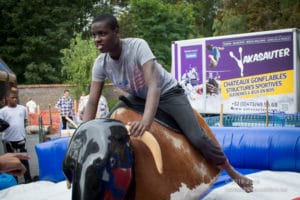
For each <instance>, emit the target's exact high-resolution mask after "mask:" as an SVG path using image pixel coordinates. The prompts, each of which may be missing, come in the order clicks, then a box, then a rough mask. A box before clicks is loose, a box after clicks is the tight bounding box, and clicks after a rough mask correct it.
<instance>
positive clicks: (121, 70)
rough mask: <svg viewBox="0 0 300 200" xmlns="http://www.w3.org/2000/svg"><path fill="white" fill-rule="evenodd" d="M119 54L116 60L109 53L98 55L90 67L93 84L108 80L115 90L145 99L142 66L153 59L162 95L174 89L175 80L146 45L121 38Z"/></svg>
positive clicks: (135, 39) (138, 40)
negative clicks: (91, 68)
mask: <svg viewBox="0 0 300 200" xmlns="http://www.w3.org/2000/svg"><path fill="white" fill-rule="evenodd" d="M121 45H122V52H121V56H120V58H119V60H114V59H112V58H111V57H110V55H109V54H108V53H101V54H100V55H99V56H98V58H96V60H95V62H94V66H93V74H92V81H95V82H104V80H105V78H106V77H108V78H109V79H110V80H111V81H112V82H113V83H114V84H115V85H116V86H117V87H119V88H120V89H122V90H124V91H125V92H128V93H129V94H132V95H134V96H138V97H140V98H143V99H145V98H146V95H147V92H148V88H147V87H146V84H145V79H144V73H143V68H142V65H143V64H145V63H146V62H148V61H149V60H154V62H155V67H156V68H157V71H158V72H159V74H160V84H159V85H160V89H161V94H164V93H165V92H166V91H167V90H169V89H171V88H172V87H174V86H176V84H177V81H176V80H175V79H174V78H173V77H172V75H171V74H170V73H169V72H167V71H166V70H165V69H164V68H163V67H162V66H161V65H160V64H159V63H158V62H156V60H155V56H154V55H153V53H152V51H151V49H150V47H149V46H148V44H147V42H146V41H144V40H143V39H139V38H127V39H121Z"/></svg>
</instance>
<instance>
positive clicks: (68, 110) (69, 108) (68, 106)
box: [55, 90, 73, 130]
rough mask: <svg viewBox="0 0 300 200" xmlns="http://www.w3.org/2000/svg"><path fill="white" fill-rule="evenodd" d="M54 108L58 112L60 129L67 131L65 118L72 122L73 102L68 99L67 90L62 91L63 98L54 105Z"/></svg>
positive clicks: (68, 92) (68, 93)
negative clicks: (60, 122)
mask: <svg viewBox="0 0 300 200" xmlns="http://www.w3.org/2000/svg"><path fill="white" fill-rule="evenodd" d="M55 107H56V108H57V109H58V110H59V112H60V116H61V121H62V129H63V130H65V129H67V119H66V116H67V117H69V118H70V119H71V120H73V100H72V98H71V97H70V91H69V90H64V94H63V96H62V97H60V98H59V99H58V101H57V102H56V104H55Z"/></svg>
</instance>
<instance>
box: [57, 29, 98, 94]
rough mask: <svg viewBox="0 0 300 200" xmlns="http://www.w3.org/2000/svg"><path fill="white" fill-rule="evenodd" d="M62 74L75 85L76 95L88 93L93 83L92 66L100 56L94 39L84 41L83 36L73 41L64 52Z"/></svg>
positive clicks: (79, 35) (68, 81)
mask: <svg viewBox="0 0 300 200" xmlns="http://www.w3.org/2000/svg"><path fill="white" fill-rule="evenodd" d="M61 52H62V54H63V56H62V58H61V62H62V64H63V67H62V73H63V75H64V77H66V80H65V81H66V82H67V83H72V84H75V85H76V87H75V95H76V96H77V97H78V96H79V95H80V94H81V92H82V91H85V92H87V85H88V84H89V83H90V82H91V74H92V66H93V62H94V60H95V58H96V57H97V55H98V50H97V49H96V48H95V45H94V42H93V41H92V39H85V40H84V39H82V35H81V34H77V36H76V38H74V39H72V40H71V44H70V47H69V48H65V49H63V50H62V51H61Z"/></svg>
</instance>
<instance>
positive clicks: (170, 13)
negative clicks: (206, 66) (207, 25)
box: [120, 0, 196, 70]
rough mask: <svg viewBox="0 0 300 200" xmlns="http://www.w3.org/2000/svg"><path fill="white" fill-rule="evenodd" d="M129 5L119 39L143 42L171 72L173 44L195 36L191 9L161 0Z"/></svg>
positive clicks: (139, 1)
mask: <svg viewBox="0 0 300 200" xmlns="http://www.w3.org/2000/svg"><path fill="white" fill-rule="evenodd" d="M130 5H131V7H130V10H129V13H127V14H125V15H124V16H121V18H120V19H121V29H122V30H123V31H122V35H123V36H124V37H128V36H131V37H140V38H144V39H145V40H146V41H147V42H148V43H149V45H150V47H151V49H152V50H153V52H154V54H155V55H156V57H157V59H158V60H159V62H160V63H161V64H163V66H165V67H166V68H167V69H168V70H170V66H171V43H172V41H175V40H180V39H187V38H192V37H195V35H196V32H195V23H194V16H193V9H192V6H191V5H190V4H185V3H182V2H179V3H176V4H169V3H164V2H162V1H160V0H132V1H131V4H130ZM129 20H130V21H129ZM122 26H123V28H122ZM124 28H126V30H127V32H125V31H124Z"/></svg>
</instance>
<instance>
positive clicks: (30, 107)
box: [26, 97, 37, 114]
mask: <svg viewBox="0 0 300 200" xmlns="http://www.w3.org/2000/svg"><path fill="white" fill-rule="evenodd" d="M26 108H27V112H28V114H32V113H36V112H37V105H36V103H35V101H34V100H33V99H32V98H31V97H30V98H29V99H28V101H27V103H26Z"/></svg>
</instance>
